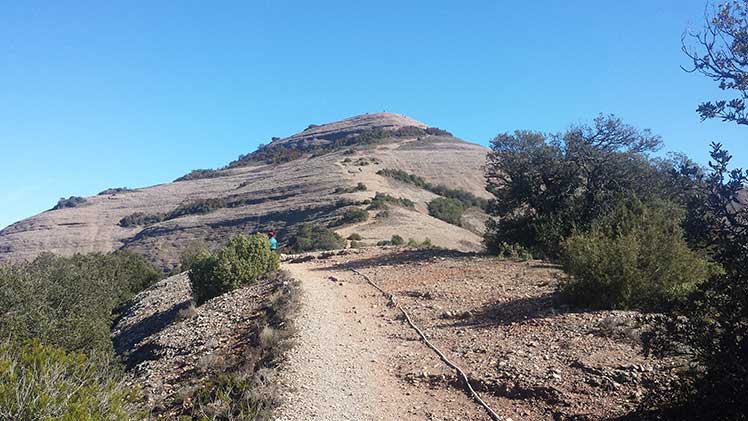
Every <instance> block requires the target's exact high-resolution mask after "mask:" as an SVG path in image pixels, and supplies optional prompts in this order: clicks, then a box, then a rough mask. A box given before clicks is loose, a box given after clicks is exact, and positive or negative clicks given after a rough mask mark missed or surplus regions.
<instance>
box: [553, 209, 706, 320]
mask: <svg viewBox="0 0 748 421" xmlns="http://www.w3.org/2000/svg"><path fill="white" fill-rule="evenodd" d="M682 220H683V212H682V211H681V210H680V209H678V208H677V207H676V206H675V205H673V204H671V203H668V202H664V201H655V202H652V203H650V204H643V203H642V202H641V201H639V200H637V199H632V200H630V201H627V202H625V203H623V204H622V205H620V206H618V207H617V208H615V209H614V210H613V211H612V212H611V213H610V214H608V215H606V216H605V217H603V218H602V219H601V220H599V221H597V222H596V223H595V224H594V225H593V227H592V229H591V231H590V232H589V233H587V234H577V235H572V236H571V237H569V238H568V239H566V240H565V241H564V242H563V243H562V245H561V264H562V265H563V268H564V271H565V272H566V273H567V274H569V276H570V278H569V279H568V280H567V281H566V282H565V283H564V285H563V286H562V295H563V297H564V298H565V299H566V300H567V301H568V302H570V303H572V304H575V305H580V306H585V307H592V308H612V309H643V310H651V311H659V310H663V309H667V308H669V307H671V306H672V305H673V304H675V303H678V302H681V301H682V300H684V299H685V298H686V297H687V296H688V294H689V293H691V292H692V291H693V290H694V289H695V288H696V287H697V286H698V284H699V283H700V282H702V281H703V280H705V279H707V278H709V277H710V276H711V275H713V274H715V273H717V272H718V270H717V268H716V267H715V265H713V264H710V263H709V262H708V261H707V260H706V259H705V258H703V257H701V256H699V255H697V254H696V253H694V252H693V251H691V250H689V248H688V246H687V244H686V242H685V240H684V238H683V229H682V228H681V225H680V224H681V222H682Z"/></svg>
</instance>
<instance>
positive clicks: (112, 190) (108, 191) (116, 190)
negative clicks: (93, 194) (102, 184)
mask: <svg viewBox="0 0 748 421" xmlns="http://www.w3.org/2000/svg"><path fill="white" fill-rule="evenodd" d="M131 191H135V190H133V189H129V188H127V187H113V188H110V189H106V190H104V191H101V192H99V194H98V196H105V195H109V194H117V193H128V192H131Z"/></svg>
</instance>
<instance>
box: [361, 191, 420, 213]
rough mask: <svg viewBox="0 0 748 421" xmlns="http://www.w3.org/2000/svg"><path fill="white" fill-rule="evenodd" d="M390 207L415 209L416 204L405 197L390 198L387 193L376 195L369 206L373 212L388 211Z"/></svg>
mask: <svg viewBox="0 0 748 421" xmlns="http://www.w3.org/2000/svg"><path fill="white" fill-rule="evenodd" d="M389 205H397V206H403V207H406V208H413V207H415V205H416V204H415V202H413V201H412V200H410V199H407V198H404V197H400V198H396V197H393V196H390V195H389V194H387V193H381V192H377V193H376V194H375V195H374V198H373V199H371V204H370V205H369V209H371V210H377V209H387V208H388V207H389Z"/></svg>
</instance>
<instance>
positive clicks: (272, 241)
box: [268, 231, 278, 250]
mask: <svg viewBox="0 0 748 421" xmlns="http://www.w3.org/2000/svg"><path fill="white" fill-rule="evenodd" d="M268 239H269V240H270V250H277V249H278V240H276V239H275V233H274V232H273V231H270V232H269V233H268Z"/></svg>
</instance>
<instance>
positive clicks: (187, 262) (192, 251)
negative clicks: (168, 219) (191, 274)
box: [177, 240, 211, 272]
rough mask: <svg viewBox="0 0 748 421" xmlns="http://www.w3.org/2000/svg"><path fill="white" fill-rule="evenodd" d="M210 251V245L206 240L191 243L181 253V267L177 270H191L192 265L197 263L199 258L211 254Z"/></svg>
mask: <svg viewBox="0 0 748 421" xmlns="http://www.w3.org/2000/svg"><path fill="white" fill-rule="evenodd" d="M210 250H211V249H210V244H208V243H207V242H206V241H205V240H193V241H190V242H189V243H187V245H185V247H184V248H183V249H182V250H181V251H180V252H179V266H178V267H177V270H178V271H179V272H184V271H187V270H190V268H191V267H192V264H193V263H195V261H196V260H197V258H198V256H200V255H203V254H206V253H210Z"/></svg>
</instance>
